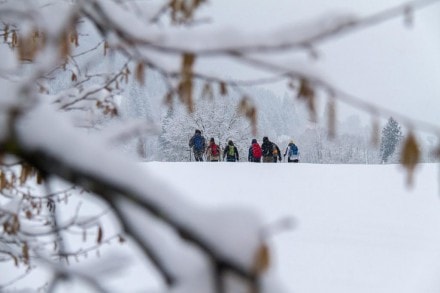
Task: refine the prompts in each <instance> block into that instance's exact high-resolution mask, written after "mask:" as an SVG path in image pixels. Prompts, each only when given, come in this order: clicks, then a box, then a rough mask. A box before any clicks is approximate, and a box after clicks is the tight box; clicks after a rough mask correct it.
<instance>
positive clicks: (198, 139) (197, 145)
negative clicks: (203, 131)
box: [194, 135, 203, 151]
mask: <svg viewBox="0 0 440 293" xmlns="http://www.w3.org/2000/svg"><path fill="white" fill-rule="evenodd" d="M194 149H195V150H197V151H201V150H202V149H203V137H202V136H201V135H196V136H194Z"/></svg>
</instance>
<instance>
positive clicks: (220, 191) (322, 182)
mask: <svg viewBox="0 0 440 293" xmlns="http://www.w3.org/2000/svg"><path fill="white" fill-rule="evenodd" d="M146 167H147V168H148V169H151V170H154V172H155V173H156V174H157V175H158V176H160V177H162V178H163V179H164V180H167V181H169V182H170V183H172V184H173V185H174V186H175V187H176V188H178V189H179V190H180V191H181V192H182V193H183V194H184V195H186V196H188V197H189V198H191V199H192V200H194V201H198V202H200V204H203V205H209V206H220V205H246V206H253V207H254V208H255V209H257V210H259V211H260V212H261V213H262V214H263V215H264V216H265V218H266V220H267V223H268V225H269V224H271V223H274V222H276V221H277V220H280V219H282V218H285V217H292V218H294V219H295V223H296V224H295V226H294V228H293V229H291V230H287V231H282V232H279V233H278V234H275V235H274V236H273V237H272V239H271V241H270V243H271V249H272V253H273V266H274V269H275V270H276V271H277V272H278V273H279V275H280V277H281V279H282V280H283V282H284V283H285V286H286V287H287V288H288V289H289V292H296V293H302V292H304V293H321V292H322V293H324V292H325V293H333V292H334V293H353V292H356V293H362V292H365V293H373V292H374V293H380V292H383V293H390V292H399V293H406V292H408V293H422V292H425V293H428V292H439V291H440V197H439V189H438V185H439V175H438V167H439V166H438V165H437V164H426V165H420V166H419V168H418V169H417V171H416V176H415V182H414V183H415V184H414V186H413V187H412V188H408V187H407V185H406V177H405V176H406V174H405V173H404V171H403V170H402V168H401V166H398V165H310V164H250V163H238V164H237V163H148V164H146ZM231 241H232V240H231Z"/></svg>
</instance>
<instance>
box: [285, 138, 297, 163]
mask: <svg viewBox="0 0 440 293" xmlns="http://www.w3.org/2000/svg"><path fill="white" fill-rule="evenodd" d="M286 155H287V162H289V163H298V162H299V150H298V147H297V145H296V144H295V143H294V142H293V140H291V141H290V142H289V144H288V145H287V148H286V151H285V152H284V157H286Z"/></svg>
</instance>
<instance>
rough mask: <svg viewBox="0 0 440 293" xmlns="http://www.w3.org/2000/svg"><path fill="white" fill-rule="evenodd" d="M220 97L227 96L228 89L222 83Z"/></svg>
mask: <svg viewBox="0 0 440 293" xmlns="http://www.w3.org/2000/svg"><path fill="white" fill-rule="evenodd" d="M220 95H222V96H227V95H228V87H227V85H226V83H225V82H224V81H222V82H220Z"/></svg>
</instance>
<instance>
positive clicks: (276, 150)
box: [272, 142, 281, 163]
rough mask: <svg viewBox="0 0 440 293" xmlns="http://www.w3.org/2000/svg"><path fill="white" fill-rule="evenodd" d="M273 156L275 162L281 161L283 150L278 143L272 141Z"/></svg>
mask: <svg viewBox="0 0 440 293" xmlns="http://www.w3.org/2000/svg"><path fill="white" fill-rule="evenodd" d="M272 156H273V162H274V163H276V162H278V161H280V163H281V151H280V148H279V147H278V146H277V144H276V143H274V142H273V143H272Z"/></svg>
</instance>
